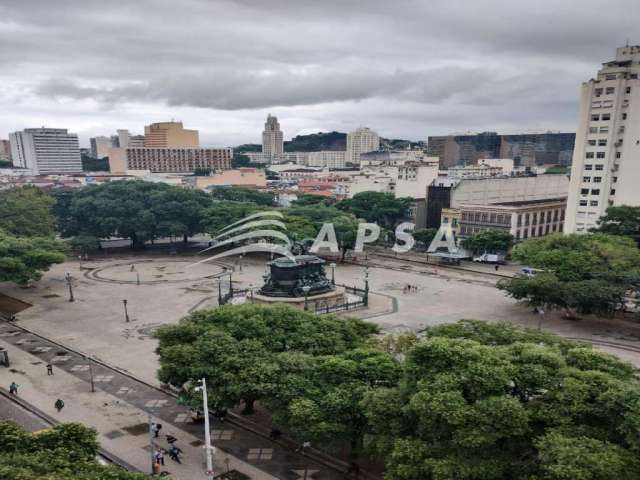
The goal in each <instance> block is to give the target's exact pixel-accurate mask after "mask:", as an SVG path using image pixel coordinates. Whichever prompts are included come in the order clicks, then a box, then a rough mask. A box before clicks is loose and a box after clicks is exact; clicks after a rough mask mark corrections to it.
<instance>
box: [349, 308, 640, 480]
mask: <svg viewBox="0 0 640 480" xmlns="http://www.w3.org/2000/svg"><path fill="white" fill-rule="evenodd" d="M426 333H427V336H426V338H424V339H423V340H421V341H419V342H417V343H416V344H415V345H414V346H413V348H411V349H410V350H409V353H408V356H407V358H406V361H405V363H404V365H403V373H402V377H401V379H400V381H399V383H398V386H395V387H392V388H384V389H377V390H376V391H374V392H372V393H370V394H369V395H368V396H367V397H366V399H365V400H364V401H363V402H362V403H361V406H362V408H363V409H364V412H365V415H366V417H367V420H368V428H369V434H368V435H367V438H366V440H367V441H366V443H367V445H368V447H369V448H370V450H371V451H372V452H374V453H377V454H378V455H380V456H381V457H382V458H384V459H385V463H386V474H385V478H386V479H388V480H512V479H521V480H570V479H571V480H573V479H580V480H609V479H610V480H614V479H615V480H622V479H625V480H631V479H637V478H640V462H639V460H638V453H640V435H638V429H639V427H640V385H639V384H638V381H637V379H636V377H635V376H634V369H633V368H632V367H631V366H630V365H628V364H626V363H623V362H621V361H619V360H617V359H616V358H615V357H612V356H610V355H607V354H603V353H598V352H595V351H593V350H592V349H591V348H590V347H588V346H584V345H580V344H577V343H572V342H568V341H564V340H562V339H561V338H559V337H556V336H553V335H550V334H544V333H539V332H531V331H522V330H519V329H517V328H516V327H513V326H511V325H508V324H488V323H485V322H479V321H462V322H459V323H457V324H454V325H445V326H442V327H435V328H433V329H430V330H428V331H427V332H426Z"/></svg>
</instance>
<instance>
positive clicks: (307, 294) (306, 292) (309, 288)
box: [302, 285, 311, 310]
mask: <svg viewBox="0 0 640 480" xmlns="http://www.w3.org/2000/svg"><path fill="white" fill-rule="evenodd" d="M309 290H311V287H310V286H309V285H305V286H304V287H302V291H303V292H304V309H305V310H309V302H308V299H309Z"/></svg>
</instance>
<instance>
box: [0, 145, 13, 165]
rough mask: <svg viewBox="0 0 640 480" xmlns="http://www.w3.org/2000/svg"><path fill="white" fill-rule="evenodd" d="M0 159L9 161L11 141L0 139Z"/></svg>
mask: <svg viewBox="0 0 640 480" xmlns="http://www.w3.org/2000/svg"><path fill="white" fill-rule="evenodd" d="M0 161H3V162H10V161H11V143H10V142H9V140H0Z"/></svg>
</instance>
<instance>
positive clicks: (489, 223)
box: [448, 197, 567, 241]
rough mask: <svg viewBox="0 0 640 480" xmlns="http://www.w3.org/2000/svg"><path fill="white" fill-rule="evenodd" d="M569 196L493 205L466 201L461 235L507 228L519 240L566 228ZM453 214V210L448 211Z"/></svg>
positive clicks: (459, 209)
mask: <svg viewBox="0 0 640 480" xmlns="http://www.w3.org/2000/svg"><path fill="white" fill-rule="evenodd" d="M566 207H567V198H566V197H561V198H549V199H544V200H529V201H521V202H502V203H494V204H491V205H473V204H462V205H460V206H459V208H458V209H457V210H458V211H459V212H460V213H459V218H460V220H459V225H460V227H459V230H458V235H459V236H460V237H462V238H465V237H471V236H473V235H476V234H478V233H480V232H483V231H485V230H504V231H505V232H509V233H510V234H511V235H513V238H514V239H515V241H522V240H526V239H527V238H533V237H542V236H544V235H549V234H550V233H557V232H562V231H563V226H564V220H565V210H566ZM448 211H449V213H450V209H449V210H448Z"/></svg>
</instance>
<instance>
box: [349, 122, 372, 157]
mask: <svg viewBox="0 0 640 480" xmlns="http://www.w3.org/2000/svg"><path fill="white" fill-rule="evenodd" d="M379 148H380V137H379V136H378V134H377V133H376V132H374V131H373V130H371V129H369V128H365V127H362V128H358V129H357V130H356V131H354V132H350V133H348V134H347V154H346V162H347V163H353V164H359V163H360V154H361V153H367V152H375V151H376V150H378V149H379Z"/></svg>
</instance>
